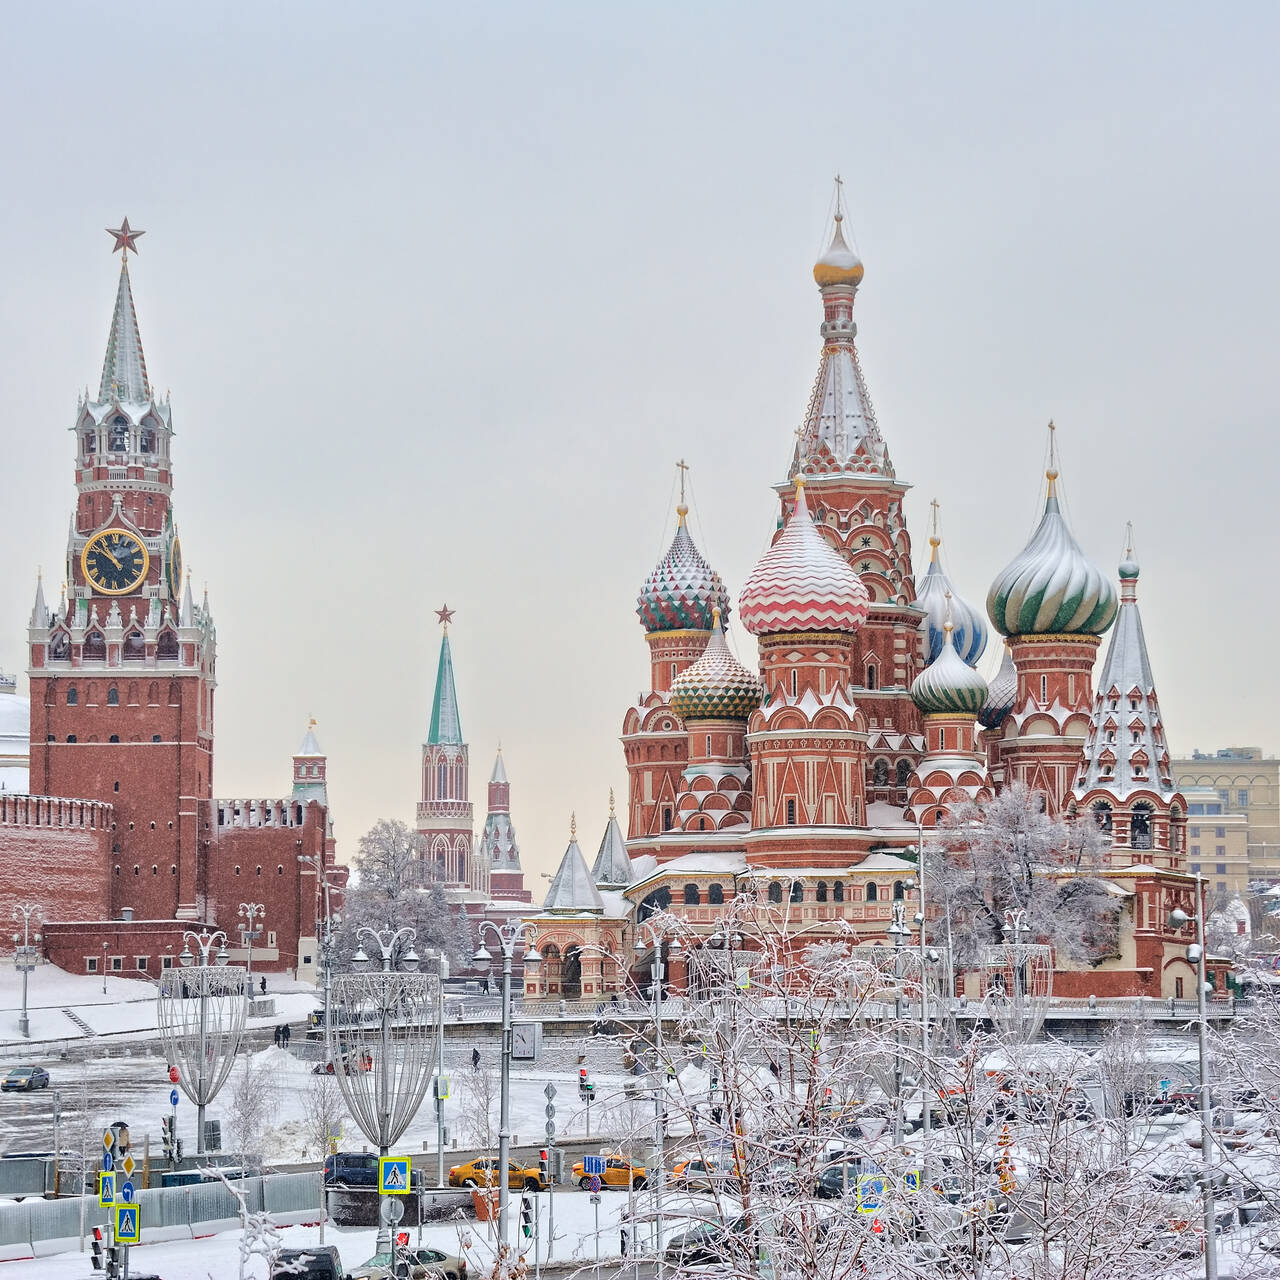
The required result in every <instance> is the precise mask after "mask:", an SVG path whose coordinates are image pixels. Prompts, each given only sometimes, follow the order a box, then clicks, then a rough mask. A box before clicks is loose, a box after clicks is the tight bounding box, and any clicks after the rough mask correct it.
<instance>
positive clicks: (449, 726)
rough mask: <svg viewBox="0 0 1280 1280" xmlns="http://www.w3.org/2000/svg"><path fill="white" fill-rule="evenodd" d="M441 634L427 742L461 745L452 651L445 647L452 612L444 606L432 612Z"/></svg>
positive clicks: (436, 744)
mask: <svg viewBox="0 0 1280 1280" xmlns="http://www.w3.org/2000/svg"><path fill="white" fill-rule="evenodd" d="M436 617H437V618H439V619H440V627H441V630H442V632H443V634H442V635H441V637H440V661H439V663H438V664H437V666H436V692H435V698H434V699H433V701H432V703H431V729H430V731H429V733H428V734H427V742H428V743H429V744H430V745H431V746H461V745H462V717H461V716H460V715H459V713H458V690H457V689H456V688H455V686H454V683H453V652H452V650H451V649H450V648H449V621H450V619H451V618H452V617H453V613H452V611H451V610H450V609H449V607H448V606H447V605H446V606H445V607H444V608H443V609H439V610H437V611H436Z"/></svg>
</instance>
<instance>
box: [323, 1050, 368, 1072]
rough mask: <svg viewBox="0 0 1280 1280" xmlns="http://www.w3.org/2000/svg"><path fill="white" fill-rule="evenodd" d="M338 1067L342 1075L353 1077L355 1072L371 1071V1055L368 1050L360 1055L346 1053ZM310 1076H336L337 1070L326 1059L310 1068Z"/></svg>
mask: <svg viewBox="0 0 1280 1280" xmlns="http://www.w3.org/2000/svg"><path fill="white" fill-rule="evenodd" d="M339 1066H340V1067H341V1068H342V1072H343V1074H344V1075H348V1076H353V1075H355V1074H356V1072H357V1071H372V1070H373V1054H371V1053H370V1052H369V1051H368V1050H365V1052H364V1053H360V1054H356V1053H346V1054H344V1055H343V1056H342V1058H341V1059H340V1060H339ZM311 1074H312V1075H313V1076H331V1075H336V1074H337V1068H335V1067H334V1064H333V1062H332V1061H331V1060H328V1059H326V1060H325V1061H324V1062H317V1063H316V1065H315V1066H314V1067H312V1068H311Z"/></svg>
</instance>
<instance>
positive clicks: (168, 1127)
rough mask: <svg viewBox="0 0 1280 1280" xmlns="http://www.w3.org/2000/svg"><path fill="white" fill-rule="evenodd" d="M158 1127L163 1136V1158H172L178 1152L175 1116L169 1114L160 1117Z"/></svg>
mask: <svg viewBox="0 0 1280 1280" xmlns="http://www.w3.org/2000/svg"><path fill="white" fill-rule="evenodd" d="M160 1127H161V1133H162V1135H163V1137H164V1158H165V1159H166V1160H173V1159H174V1158H175V1157H176V1156H177V1154H178V1151H177V1147H178V1134H177V1129H178V1121H177V1118H176V1117H175V1116H171V1115H167V1116H163V1117H161V1120H160Z"/></svg>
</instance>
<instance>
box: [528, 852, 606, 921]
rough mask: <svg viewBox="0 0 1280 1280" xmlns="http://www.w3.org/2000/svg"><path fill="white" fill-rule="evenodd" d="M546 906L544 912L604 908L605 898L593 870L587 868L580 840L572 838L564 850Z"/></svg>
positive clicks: (597, 910)
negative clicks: (592, 873) (598, 887)
mask: <svg viewBox="0 0 1280 1280" xmlns="http://www.w3.org/2000/svg"><path fill="white" fill-rule="evenodd" d="M542 909H543V911H590V912H601V911H603V910H604V900H603V899H602V898H601V897H600V891H599V890H598V889H597V888H596V886H595V882H594V881H593V880H592V879H591V872H590V871H588V870H587V860H586V859H585V858H584V857H583V856H582V850H581V849H579V848H578V841H577V840H576V839H571V840H570V841H569V847H568V848H567V849H566V850H565V851H564V857H563V858H561V859H560V867H559V869H558V870H557V871H556V874H555V878H554V879H553V880H552V881H551V887H550V888H549V889H548V890H547V896H546V898H544V899H543V902H542Z"/></svg>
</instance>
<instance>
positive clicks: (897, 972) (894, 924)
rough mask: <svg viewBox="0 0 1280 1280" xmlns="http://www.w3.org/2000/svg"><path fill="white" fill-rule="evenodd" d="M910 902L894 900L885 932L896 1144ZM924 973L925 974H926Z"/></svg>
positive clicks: (899, 1126) (897, 1140) (899, 1137)
mask: <svg viewBox="0 0 1280 1280" xmlns="http://www.w3.org/2000/svg"><path fill="white" fill-rule="evenodd" d="M906 911H907V908H906V904H905V902H903V901H902V900H901V899H899V900H898V901H897V902H895V903H894V904H893V919H892V920H891V921H890V923H889V927H888V928H887V929H886V930H885V932H886V933H887V934H888V935H889V939H890V941H891V942H892V943H893V978H894V987H893V1145H894V1146H895V1147H898V1146H901V1145H902V1129H903V1124H902V1110H903V1101H902V1007H903V1005H904V1004H905V1003H906V999H907V998H906V995H905V994H904V993H903V989H902V979H903V970H902V952H903V948H904V947H905V946H906V945H907V936H908V933H909V930H908V929H907V925H906ZM922 976H923V975H922Z"/></svg>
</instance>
